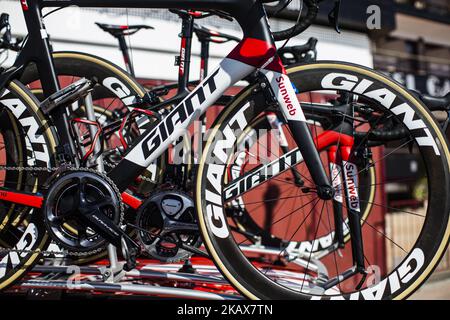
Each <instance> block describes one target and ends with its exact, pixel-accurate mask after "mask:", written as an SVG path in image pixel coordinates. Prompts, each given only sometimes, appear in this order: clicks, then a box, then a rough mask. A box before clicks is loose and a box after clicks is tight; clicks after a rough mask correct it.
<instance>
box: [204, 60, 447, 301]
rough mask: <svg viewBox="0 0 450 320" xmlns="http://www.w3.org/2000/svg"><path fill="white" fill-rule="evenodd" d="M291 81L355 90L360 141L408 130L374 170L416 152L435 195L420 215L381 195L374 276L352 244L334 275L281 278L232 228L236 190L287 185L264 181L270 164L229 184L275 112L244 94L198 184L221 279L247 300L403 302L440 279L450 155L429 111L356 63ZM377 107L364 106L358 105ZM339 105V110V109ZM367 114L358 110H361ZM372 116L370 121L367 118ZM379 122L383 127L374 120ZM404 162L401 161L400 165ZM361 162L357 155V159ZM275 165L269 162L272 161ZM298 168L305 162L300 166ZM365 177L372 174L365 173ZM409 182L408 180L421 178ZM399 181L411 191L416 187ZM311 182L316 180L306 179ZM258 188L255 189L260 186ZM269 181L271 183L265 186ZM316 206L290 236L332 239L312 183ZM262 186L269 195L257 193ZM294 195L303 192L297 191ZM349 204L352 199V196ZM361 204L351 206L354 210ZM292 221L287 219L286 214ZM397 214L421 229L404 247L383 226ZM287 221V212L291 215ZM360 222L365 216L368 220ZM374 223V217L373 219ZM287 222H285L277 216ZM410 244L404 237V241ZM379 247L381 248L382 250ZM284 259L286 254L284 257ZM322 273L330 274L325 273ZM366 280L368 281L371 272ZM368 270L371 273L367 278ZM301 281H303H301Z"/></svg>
mask: <svg viewBox="0 0 450 320" xmlns="http://www.w3.org/2000/svg"><path fill="white" fill-rule="evenodd" d="M287 71H288V75H289V77H290V79H291V81H292V82H293V84H294V85H295V86H296V89H297V90H298V92H299V93H302V92H314V91H316V92H317V93H319V94H324V93H326V94H328V95H331V96H336V95H338V94H342V93H343V92H347V93H349V94H351V95H352V96H357V99H356V103H355V109H354V110H355V114H354V120H355V121H360V122H361V125H360V126H359V127H358V134H359V136H360V137H362V140H361V141H368V140H369V137H372V136H373V132H375V131H377V130H378V131H383V132H388V131H389V130H394V128H401V129H402V130H403V131H404V132H406V134H405V135H402V136H401V137H399V138H398V139H397V140H395V139H391V141H389V143H384V144H383V145H382V146H378V147H374V148H372V151H373V162H374V164H378V165H382V164H383V163H386V162H387V161H389V160H390V159H398V156H399V155H400V154H402V153H407V152H409V153H410V154H412V155H413V156H414V157H415V159H416V161H417V166H418V168H421V170H420V173H421V175H424V176H425V181H426V182H425V183H426V187H427V189H428V192H427V193H426V194H427V199H425V200H424V201H423V202H422V203H421V204H420V205H419V206H416V207H415V209H411V208H409V207H407V206H405V205H404V204H402V203H401V202H393V201H390V202H389V203H386V199H383V198H382V197H380V198H378V199H377V200H375V201H374V203H373V206H372V207H373V208H378V209H377V210H378V211H377V213H376V214H372V213H371V214H370V216H369V218H368V219H367V221H363V222H365V223H364V224H363V227H362V230H361V231H362V238H363V243H364V264H365V270H364V271H363V270H359V272H354V271H355V269H354V259H353V257H352V253H354V252H352V249H354V248H352V247H351V243H352V240H353V239H351V240H350V242H349V243H347V244H346V247H345V248H344V249H343V250H342V255H343V257H338V256H337V253H336V252H334V253H333V255H332V256H331V255H330V257H327V258H326V259H324V260H322V261H320V263H321V266H323V267H325V269H326V271H327V272H326V276H325V277H324V273H323V272H322V273H320V272H319V271H318V270H317V269H315V268H313V266H317V264H315V263H313V261H312V259H307V263H306V264H304V265H300V266H295V267H288V268H289V269H288V270H286V269H283V274H284V275H286V274H288V277H286V276H284V277H280V276H279V275H280V272H277V268H276V267H274V266H273V265H268V264H267V257H266V256H267V254H258V253H255V252H252V253H251V254H249V253H248V252H247V251H244V250H241V247H240V244H242V243H243V241H245V239H242V236H241V235H239V234H237V233H236V232H234V231H233V230H232V228H230V226H229V222H230V221H229V218H227V214H226V208H227V207H228V206H229V202H230V199H231V198H230V197H228V195H229V194H230V193H232V192H234V191H233V190H231V189H230V188H232V187H233V188H234V187H236V188H238V190H237V191H236V190H235V191H236V192H234V193H235V194H237V195H239V194H240V190H245V194H246V196H247V197H250V195H251V193H253V199H255V200H259V199H260V198H261V197H262V196H263V194H264V188H266V186H267V184H268V183H274V184H275V185H276V181H277V180H278V179H280V175H282V174H283V172H280V174H279V175H278V174H273V171H271V172H270V174H267V175H265V174H264V172H269V170H268V169H267V171H264V170H261V168H263V166H258V165H257V166H256V167H255V168H256V169H255V170H254V171H251V173H252V172H253V173H257V174H258V175H256V174H255V175H253V176H244V177H239V178H238V179H239V182H242V183H243V184H241V183H239V184H237V183H236V180H237V179H235V180H233V181H227V179H226V177H227V174H226V169H227V167H229V166H230V165H231V163H232V161H233V159H235V158H236V156H237V154H238V153H239V146H238V141H237V138H236V137H238V136H239V134H237V133H236V132H240V133H242V132H246V130H247V127H248V126H249V125H250V124H251V123H253V122H254V120H255V119H257V118H258V117H260V116H261V115H262V114H263V113H264V112H266V109H267V105H265V104H264V103H258V102H256V101H254V100H253V99H252V92H253V91H252V89H253V88H249V90H244V91H243V92H242V93H241V94H240V95H239V96H237V97H236V98H235V100H234V102H233V103H232V104H231V105H230V106H228V107H227V108H225V110H224V111H223V112H222V113H221V115H220V116H219V117H218V119H217V121H216V122H215V124H214V125H213V127H212V129H211V130H210V135H209V136H208V139H207V142H206V143H205V148H204V152H203V155H202V159H201V163H200V165H199V169H198V175H197V186H196V207H197V210H198V220H199V224H200V227H201V232H202V235H203V238H204V243H205V246H206V248H207V250H208V251H209V252H210V254H211V257H212V258H213V259H214V262H215V264H216V266H217V267H218V269H219V270H220V271H221V272H222V274H223V275H224V276H225V277H226V278H227V279H228V280H229V281H230V283H231V284H232V285H233V286H234V287H235V288H236V289H237V290H238V291H239V292H241V293H242V294H243V295H244V296H246V297H247V298H251V299H394V298H396V299H403V298H406V297H408V296H409V295H411V294H412V293H413V292H414V291H415V290H416V289H417V288H418V287H419V286H420V285H421V284H422V283H423V282H424V281H425V280H426V279H427V277H428V276H429V275H430V274H431V272H432V271H433V269H434V268H435V267H436V265H437V263H438V262H439V260H440V258H441V257H442V255H443V253H444V252H445V249H446V247H447V244H448V239H449V234H450V224H449V201H448V199H447V195H448V194H449V191H450V190H449V189H450V186H449V182H450V180H449V166H450V164H449V156H450V155H449V151H448V144H447V141H446V139H445V138H444V136H443V134H442V131H441V129H440V128H439V125H438V124H437V123H436V122H435V121H434V120H433V118H432V116H431V115H430V113H429V112H428V111H427V109H426V107H424V106H423V104H421V103H420V102H419V101H418V100H417V99H416V98H414V96H413V95H411V94H410V93H409V92H408V91H407V90H406V89H404V88H403V87H402V86H400V85H399V84H397V83H396V82H394V81H392V80H390V79H388V78H386V77H385V76H383V75H381V74H379V73H377V72H375V71H373V70H370V69H367V68H364V67H359V66H356V65H353V64H344V63H335V62H321V63H314V64H308V65H299V66H294V67H291V68H289V69H288V70H287ZM361 105H362V106H368V107H364V108H360V109H357V108H356V107H357V106H361ZM332 107H333V106H330V108H332ZM356 110H359V111H356ZM366 119H369V120H370V121H366ZM373 119H376V120H375V121H372V120H373ZM396 156H397V158H396ZM355 157H358V156H355ZM266 165H267V164H266ZM295 165H296V164H295ZM296 170H297V171H298V172H300V173H301V174H302V175H304V176H305V177H306V178H307V177H310V173H309V170H308V168H307V167H306V165H305V164H303V163H302V164H299V165H298V167H296ZM363 170H364V169H363ZM417 178H418V177H410V178H408V179H417ZM408 179H404V180H403V181H394V182H396V183H404V184H408V183H410V181H407V180H408ZM306 180H307V179H306ZM255 181H256V183H255ZM261 181H264V182H263V183H260V182H261ZM391 182H392V181H387V180H386V179H383V180H382V181H379V182H377V188H378V190H380V191H381V192H378V194H380V195H383V194H385V191H386V190H388V186H389V185H388V184H389V183H391ZM309 187H310V188H308V190H309V191H308V192H310V193H311V195H309V196H310V197H311V202H309V204H308V205H302V206H299V207H298V208H290V209H289V212H290V213H292V214H295V215H296V216H293V219H291V224H292V226H291V229H290V231H289V232H290V234H289V235H287V237H288V239H291V237H292V238H293V237H302V236H303V237H304V236H306V235H308V234H311V233H312V234H313V236H314V237H313V238H314V239H317V238H318V235H317V233H318V232H320V230H322V229H323V228H328V230H326V232H332V231H333V230H332V228H333V223H332V216H331V217H330V213H332V210H330V203H329V201H324V200H321V199H320V198H318V197H316V198H315V199H314V198H313V196H312V194H313V191H311V190H313V188H311V187H314V186H309ZM258 188H262V190H261V191H258ZM294 194H295V193H294ZM346 198H350V196H348V195H347V196H346ZM352 201H353V199H351V201H347V204H354V203H353V202H352ZM281 214H283V212H281ZM386 214H391V215H396V216H397V217H399V216H402V217H403V218H404V219H408V223H412V224H413V225H414V230H413V233H414V238H412V237H410V239H409V240H408V241H405V242H401V239H400V240H398V239H397V238H395V237H392V236H390V234H389V230H387V228H385V226H384V220H383V219H384V218H383V217H384V215H386ZM283 216H284V215H283ZM360 219H363V218H362V217H360ZM372 219H373V220H372ZM278 220H279V219H278ZM400 238H401V237H400ZM390 246H391V247H392V246H394V247H395V249H396V253H397V255H396V259H395V260H394V261H391V260H392V259H390V258H389V255H388V247H390ZM374 247H376V248H374ZM283 256H284V249H280V251H279V254H278V257H283ZM320 269H321V270H323V269H324V268H320ZM364 273H365V274H364ZM367 273H368V274H367ZM292 279H294V280H292Z"/></svg>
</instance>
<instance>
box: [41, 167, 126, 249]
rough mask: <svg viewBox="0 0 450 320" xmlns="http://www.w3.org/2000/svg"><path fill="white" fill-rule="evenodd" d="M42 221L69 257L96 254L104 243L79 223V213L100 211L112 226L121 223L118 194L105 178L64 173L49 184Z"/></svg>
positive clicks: (74, 171)
mask: <svg viewBox="0 0 450 320" xmlns="http://www.w3.org/2000/svg"><path fill="white" fill-rule="evenodd" d="M49 185H50V187H49V189H48V192H47V195H46V197H45V203H44V206H43V218H44V223H45V226H46V228H47V231H48V233H49V235H50V237H51V238H52V240H53V241H54V242H55V243H56V244H58V245H59V246H60V247H62V248H64V249H67V250H69V251H70V252H72V253H96V252H99V251H101V250H103V249H104V248H105V246H106V245H107V242H106V240H105V239H103V238H102V237H101V236H100V235H99V234H98V233H97V232H96V231H95V230H93V229H92V228H90V227H89V226H88V225H87V224H86V222H85V221H84V220H83V219H82V216H81V212H83V210H84V211H86V210H100V211H101V212H102V213H103V214H105V215H106V216H107V217H108V218H110V219H111V220H112V221H113V222H114V223H115V224H117V225H120V224H121V223H122V220H123V203H122V198H121V195H120V192H119V190H118V189H117V187H116V186H115V184H114V183H113V182H112V181H111V180H110V179H109V178H108V177H107V176H106V175H104V174H102V173H99V172H96V171H94V170H90V169H82V168H78V169H67V170H64V171H63V172H62V173H59V174H58V176H57V177H53V178H52V180H51V182H50V183H49Z"/></svg>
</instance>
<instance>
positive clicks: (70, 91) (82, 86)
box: [40, 78, 95, 115]
mask: <svg viewBox="0 0 450 320" xmlns="http://www.w3.org/2000/svg"><path fill="white" fill-rule="evenodd" d="M94 85H95V83H94V82H93V81H90V80H88V79H86V78H83V79H80V80H78V81H76V82H74V83H72V84H70V85H68V86H67V87H65V88H64V89H62V90H59V91H58V92H55V93H54V94H52V95H51V96H50V97H48V98H47V99H45V100H44V101H43V102H42V103H41V106H40V108H41V110H42V112H43V113H44V114H46V115H47V114H49V113H50V112H52V110H54V109H55V108H56V107H59V106H66V105H69V104H72V103H74V102H75V101H77V100H79V99H80V98H82V97H84V96H86V95H87V94H88V93H89V91H90V90H91V89H92V88H93V87H94Z"/></svg>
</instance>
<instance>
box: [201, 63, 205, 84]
mask: <svg viewBox="0 0 450 320" xmlns="http://www.w3.org/2000/svg"><path fill="white" fill-rule="evenodd" d="M204 78H205V59H204V58H202V59H201V60H200V81H203V79H204Z"/></svg>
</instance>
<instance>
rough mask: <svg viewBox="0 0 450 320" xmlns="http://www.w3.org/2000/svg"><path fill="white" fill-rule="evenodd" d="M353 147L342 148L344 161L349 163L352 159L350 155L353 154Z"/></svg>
mask: <svg viewBox="0 0 450 320" xmlns="http://www.w3.org/2000/svg"><path fill="white" fill-rule="evenodd" d="M352 147H353V145H352V146H341V148H340V151H341V158H342V160H343V161H348V160H349V159H350V155H351V152H352Z"/></svg>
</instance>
